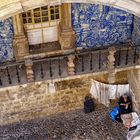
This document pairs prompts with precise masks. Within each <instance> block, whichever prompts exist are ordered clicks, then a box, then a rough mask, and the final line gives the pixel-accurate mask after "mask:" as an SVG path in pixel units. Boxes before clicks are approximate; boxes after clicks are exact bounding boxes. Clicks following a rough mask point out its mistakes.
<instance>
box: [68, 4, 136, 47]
mask: <svg viewBox="0 0 140 140" xmlns="http://www.w3.org/2000/svg"><path fill="white" fill-rule="evenodd" d="M71 8H72V26H73V29H74V31H75V33H76V46H77V47H83V48H91V47H99V46H107V45H111V44H124V43H127V42H130V41H131V38H132V31H133V21H134V16H133V15H132V14H130V13H127V12H125V11H122V10H119V9H116V8H113V7H109V6H103V5H94V4H79V3H76V4H72V7H71Z"/></svg>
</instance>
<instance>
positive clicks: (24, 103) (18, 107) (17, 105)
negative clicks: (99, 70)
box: [0, 79, 90, 125]
mask: <svg viewBox="0 0 140 140" xmlns="http://www.w3.org/2000/svg"><path fill="white" fill-rule="evenodd" d="M55 86H56V93H53V94H52V93H49V91H48V83H46V82H43V83H30V84H28V85H23V86H16V87H10V88H7V89H5V88H4V89H0V125H5V124H9V123H13V122H19V121H23V120H29V119H35V118H41V117H45V116H48V115H51V114H56V113H59V112H65V111H69V110H73V109H77V108H81V107H82V106H83V100H84V97H85V95H86V94H87V93H88V92H89V88H90V80H89V79H81V80H79V79H77V80H70V81H63V82H56V83H55Z"/></svg>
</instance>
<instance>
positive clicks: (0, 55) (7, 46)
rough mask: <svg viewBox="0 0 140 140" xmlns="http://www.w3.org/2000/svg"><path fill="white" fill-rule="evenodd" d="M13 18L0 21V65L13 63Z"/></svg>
mask: <svg viewBox="0 0 140 140" xmlns="http://www.w3.org/2000/svg"><path fill="white" fill-rule="evenodd" d="M12 23H13V22H12V18H8V19H6V20H3V21H0V63H2V62H5V61H11V60H13V58H14V54H13V48H12V41H13V24H12Z"/></svg>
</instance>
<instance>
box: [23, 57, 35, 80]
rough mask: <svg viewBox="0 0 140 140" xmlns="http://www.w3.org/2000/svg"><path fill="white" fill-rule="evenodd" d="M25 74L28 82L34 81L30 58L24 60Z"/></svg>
mask: <svg viewBox="0 0 140 140" xmlns="http://www.w3.org/2000/svg"><path fill="white" fill-rule="evenodd" d="M25 67H26V76H27V81H28V82H33V81H34V72H33V62H32V60H30V59H29V60H25Z"/></svg>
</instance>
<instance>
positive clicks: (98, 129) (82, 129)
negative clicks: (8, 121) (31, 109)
mask: <svg viewBox="0 0 140 140" xmlns="http://www.w3.org/2000/svg"><path fill="white" fill-rule="evenodd" d="M109 110H110V109H109V108H106V107H105V106H103V105H98V106H97V107H96V110H95V111H94V112H92V113H89V114H85V113H84V112H83V110H82V109H79V110H75V111H70V112H66V113H60V114H57V115H53V116H50V117H46V118H44V119H38V120H32V121H28V122H21V123H18V124H14V125H9V126H1V127H0V140H125V139H126V134H127V130H126V129H125V128H124V127H123V125H122V124H121V123H117V122H112V120H111V119H110V118H109V116H108V111H109Z"/></svg>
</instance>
